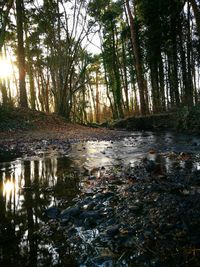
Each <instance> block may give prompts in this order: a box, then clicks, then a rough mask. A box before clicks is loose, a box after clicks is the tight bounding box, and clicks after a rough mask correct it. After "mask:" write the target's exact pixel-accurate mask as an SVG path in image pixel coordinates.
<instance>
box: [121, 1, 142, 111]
mask: <svg viewBox="0 0 200 267" xmlns="http://www.w3.org/2000/svg"><path fill="white" fill-rule="evenodd" d="M126 8H127V11H128V16H129V21H130V30H131V41H132V46H133V53H134V56H135V69H136V75H137V82H138V87H139V95H140V110H141V114H146V113H147V107H146V103H145V94H144V76H143V66H142V58H141V51H140V47H139V44H138V38H137V32H136V29H135V23H134V19H133V15H132V12H131V8H130V5H129V0H126Z"/></svg>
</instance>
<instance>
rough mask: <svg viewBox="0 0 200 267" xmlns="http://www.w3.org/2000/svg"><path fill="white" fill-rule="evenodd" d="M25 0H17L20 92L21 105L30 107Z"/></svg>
mask: <svg viewBox="0 0 200 267" xmlns="http://www.w3.org/2000/svg"><path fill="white" fill-rule="evenodd" d="M23 11H24V6H23V0H16V12H17V41H18V43H17V57H18V69H19V92H20V106H21V107H28V102H27V93H26V82H25V77H26V69H25V51H24V37H23V15H24V12H23Z"/></svg>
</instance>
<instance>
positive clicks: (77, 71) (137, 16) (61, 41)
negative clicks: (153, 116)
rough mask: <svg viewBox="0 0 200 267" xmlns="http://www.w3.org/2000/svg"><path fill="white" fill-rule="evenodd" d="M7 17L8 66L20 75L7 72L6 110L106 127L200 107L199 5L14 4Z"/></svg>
mask: <svg viewBox="0 0 200 267" xmlns="http://www.w3.org/2000/svg"><path fill="white" fill-rule="evenodd" d="M0 10H1V13H0V14H1V15H0V53H1V61H2V60H5V59H7V58H9V59H10V61H11V64H12V67H13V73H12V76H6V77H5V76H3V75H1V72H0V91H1V100H0V101H1V104H2V105H16V106H21V107H29V108H31V109H37V110H42V111H46V112H56V113H58V114H59V115H62V116H64V117H65V118H66V119H67V120H70V121H76V122H81V123H86V122H98V123H99V122H103V121H108V120H111V119H117V118H123V117H125V116H131V115H139V114H142V115H146V114H149V113H160V112H167V111H174V110H175V109H177V108H179V107H181V106H189V107H190V106H193V105H196V104H198V103H199V99H200V94H199V92H200V79H199V72H200V3H199V2H198V1H197V0H181V1H177V0H170V1H169V0H155V1H150V0H135V1H132V0H126V1H122V0H115V1H114V0H108V1H103V0H87V1H85V0H74V1H69V0H51V1H50V0H43V1H34V0H14V1H12V0H10V1H1V4H0ZM95 46H99V54H98V55H95V54H94V53H93V50H94V48H95ZM17 69H18V71H17Z"/></svg>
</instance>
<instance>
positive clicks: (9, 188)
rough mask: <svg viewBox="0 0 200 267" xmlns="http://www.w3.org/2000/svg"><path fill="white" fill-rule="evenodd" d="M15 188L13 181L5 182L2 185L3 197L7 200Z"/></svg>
mask: <svg viewBox="0 0 200 267" xmlns="http://www.w3.org/2000/svg"><path fill="white" fill-rule="evenodd" d="M14 188H15V183H14V182H13V181H10V180H7V181H5V182H4V183H3V196H4V197H5V196H6V198H7V199H9V198H10V197H11V195H12V194H13V191H14Z"/></svg>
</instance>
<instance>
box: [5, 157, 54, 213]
mask: <svg viewBox="0 0 200 267" xmlns="http://www.w3.org/2000/svg"><path fill="white" fill-rule="evenodd" d="M57 168H58V158H47V159H46V158H42V159H39V160H38V159H37V160H36V159H33V160H25V161H24V160H16V161H13V162H11V163H10V164H9V165H8V164H2V166H0V171H1V174H2V185H1V186H2V194H3V197H4V199H5V204H6V206H5V207H6V210H10V211H11V210H12V211H14V210H16V209H17V210H21V208H22V205H23V203H24V201H25V195H24V189H25V190H27V189H28V188H31V187H32V186H34V185H36V184H38V185H39V187H53V186H55V184H56V183H57V181H58V177H57V172H58V170H57ZM31 190H32V189H31ZM31 194H32V198H33V199H35V198H36V195H35V193H34V192H32V193H31ZM51 201H52V202H54V198H53V197H52V200H51Z"/></svg>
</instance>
